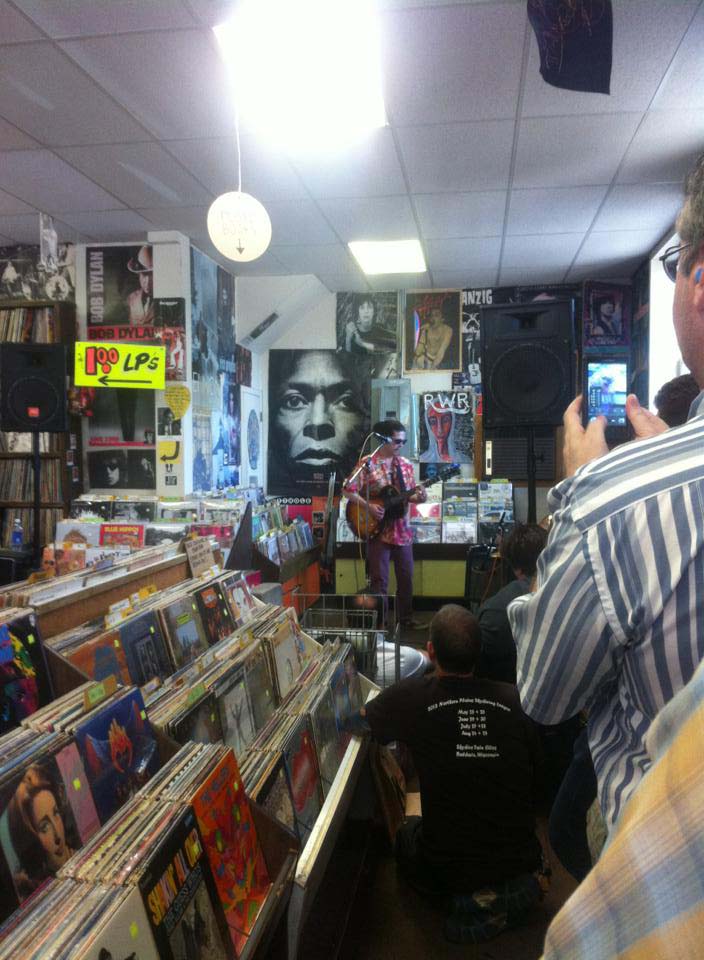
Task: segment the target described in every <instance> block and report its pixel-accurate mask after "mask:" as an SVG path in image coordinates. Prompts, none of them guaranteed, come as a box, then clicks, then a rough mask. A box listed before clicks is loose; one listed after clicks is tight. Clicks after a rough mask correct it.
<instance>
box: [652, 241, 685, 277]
mask: <svg viewBox="0 0 704 960" xmlns="http://www.w3.org/2000/svg"><path fill="white" fill-rule="evenodd" d="M689 246H691V244H689V243H680V244H679V245H678V246H676V247H668V249H667V250H666V251H665V252H664V253H663V255H662V256H661V257H659V259H660V260H661V261H662V267H663V270H664V271H665V273H666V274H667V276H668V277H669V278H670V280H672V282H673V283H675V281H676V280H677V266H678V264H679V262H680V253H681V252H682V251H683V250H685V249H686V248H687V247H689Z"/></svg>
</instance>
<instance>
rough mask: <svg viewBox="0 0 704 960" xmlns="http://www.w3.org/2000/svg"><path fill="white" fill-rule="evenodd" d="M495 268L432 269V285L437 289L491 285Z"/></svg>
mask: <svg viewBox="0 0 704 960" xmlns="http://www.w3.org/2000/svg"><path fill="white" fill-rule="evenodd" d="M495 283H496V269H495V268H492V269H490V270H472V271H468V270H433V286H434V287H436V288H437V289H438V290H461V289H463V288H464V287H493V286H494V285H495Z"/></svg>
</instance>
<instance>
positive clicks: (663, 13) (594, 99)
mask: <svg viewBox="0 0 704 960" xmlns="http://www.w3.org/2000/svg"><path fill="white" fill-rule="evenodd" d="M697 2H698V0H676V2H673V0H640V2H635V0H625V2H624V0H620V2H618V3H614V4H613V12H614V31H613V33H614V46H613V67H612V71H611V93H610V95H608V96H607V95H605V94H599V93H577V92H574V91H571V90H560V89H558V88H557V87H553V86H551V85H550V84H547V83H545V81H544V80H543V78H542V77H541V76H540V58H539V55H538V44H537V42H536V40H535V36H534V35H533V36H532V38H531V49H530V56H529V60H528V69H527V73H526V82H525V92H524V96H523V105H522V115H523V116H524V117H544V116H557V115H560V116H568V115H573V116H582V115H585V114H590V113H620V112H629V111H643V110H646V109H647V108H648V104H649V103H650V101H651V99H652V97H653V94H654V93H655V91H656V90H657V87H658V84H659V83H660V81H661V79H662V77H663V75H664V74H665V72H666V70H667V68H668V65H669V63H670V60H671V59H672V56H673V54H674V53H675V51H676V49H677V45H678V43H679V42H680V40H681V39H682V36H683V35H684V32H685V30H686V28H687V23H688V22H689V20H690V18H691V16H692V13H693V11H694V9H695V8H696V5H697ZM531 32H532V31H531ZM679 105H680V106H681V103H680V104H679ZM585 135H586V131H585Z"/></svg>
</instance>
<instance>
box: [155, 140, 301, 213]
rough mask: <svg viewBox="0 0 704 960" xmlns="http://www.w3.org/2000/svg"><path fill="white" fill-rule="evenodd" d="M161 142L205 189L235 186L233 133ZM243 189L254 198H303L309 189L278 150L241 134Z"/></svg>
mask: <svg viewBox="0 0 704 960" xmlns="http://www.w3.org/2000/svg"><path fill="white" fill-rule="evenodd" d="M163 146H164V147H165V148H166V149H167V150H168V151H169V153H171V154H173V156H174V157H176V159H177V160H178V161H179V162H180V163H182V164H183V165H184V167H186V168H187V169H188V170H190V171H191V173H192V174H194V175H195V176H197V177H198V179H199V180H200V182H201V183H203V184H204V185H205V186H206V187H207V188H208V190H209V191H210V192H211V193H212V194H213V195H214V196H219V195H220V194H221V193H226V192H227V191H229V190H236V189H237V147H236V144H235V138H234V137H221V138H218V139H210V140H205V139H203V140H167V141H164V143H163ZM241 149H242V189H243V190H244V191H245V192H246V193H251V194H252V196H254V197H256V198H257V200H261V201H262V203H265V202H266V201H267V200H298V199H306V198H307V197H308V193H307V191H306V189H305V187H304V186H303V184H302V183H301V181H300V178H299V177H298V176H297V174H296V173H295V172H294V170H293V168H292V167H291V164H290V163H289V162H288V160H287V159H286V158H285V157H284V156H283V155H281V154H280V153H278V152H276V151H272V150H267V149H265V148H262V147H261V146H260V145H259V144H257V143H256V141H254V140H253V139H252V138H250V137H242V138H241Z"/></svg>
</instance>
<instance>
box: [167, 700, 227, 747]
mask: <svg viewBox="0 0 704 960" xmlns="http://www.w3.org/2000/svg"><path fill="white" fill-rule="evenodd" d="M169 727H170V729H171V733H172V736H173V738H174V740H176V741H177V743H188V741H189V740H191V741H193V742H194V743H217V742H218V741H219V740H222V738H223V731H222V724H221V723H220V714H219V712H218V705H217V700H216V699H215V696H214V695H212V694H211V695H209V696H207V697H204V698H203V699H202V700H199V701H198V703H196V704H194V705H193V706H192V707H191V708H190V709H189V710H188V712H187V713H186V714H184V716H182V717H180V718H179V719H178V720H174V721H173V722H172V723H170V724H169Z"/></svg>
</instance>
